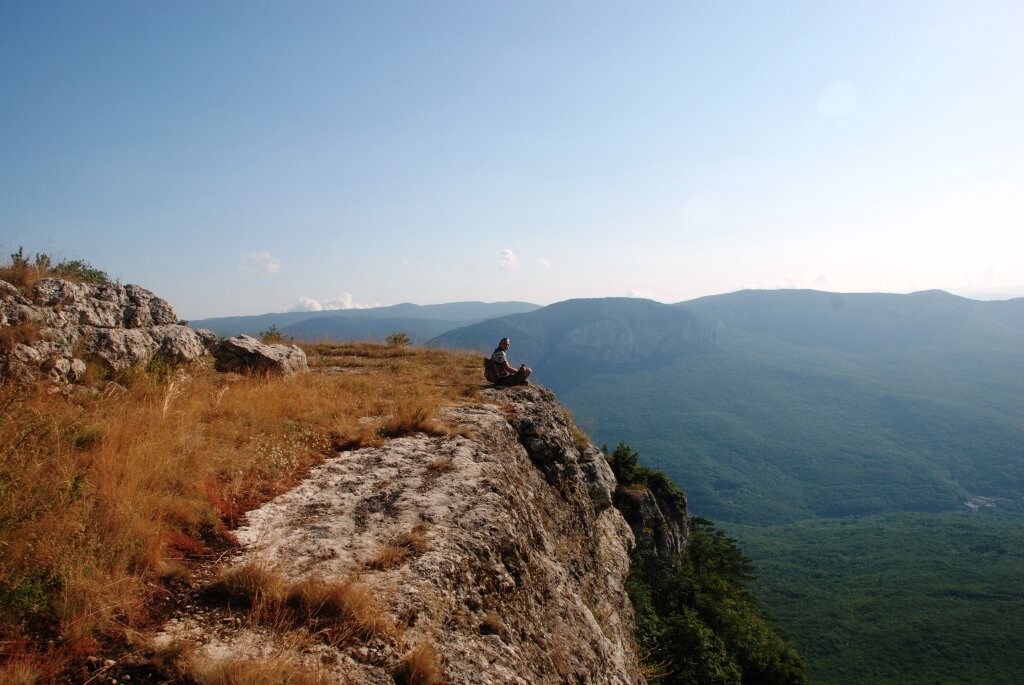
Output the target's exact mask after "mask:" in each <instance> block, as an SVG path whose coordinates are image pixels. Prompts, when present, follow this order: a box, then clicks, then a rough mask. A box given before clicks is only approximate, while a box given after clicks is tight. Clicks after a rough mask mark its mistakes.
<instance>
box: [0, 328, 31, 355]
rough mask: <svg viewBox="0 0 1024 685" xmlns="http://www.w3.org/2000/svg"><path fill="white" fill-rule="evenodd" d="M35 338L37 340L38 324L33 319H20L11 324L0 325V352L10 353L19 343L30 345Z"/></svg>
mask: <svg viewBox="0 0 1024 685" xmlns="http://www.w3.org/2000/svg"><path fill="white" fill-rule="evenodd" d="M37 340H39V324H38V323H36V322H35V321H22V322H20V323H16V324H14V325H13V326H0V354H3V355H6V354H10V353H11V352H12V351H14V348H15V347H17V346H18V345H19V344H21V345H31V344H32V343H34V342H35V341H37Z"/></svg>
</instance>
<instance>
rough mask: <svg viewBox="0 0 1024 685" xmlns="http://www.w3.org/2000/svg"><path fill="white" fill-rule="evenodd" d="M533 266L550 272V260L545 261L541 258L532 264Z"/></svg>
mask: <svg viewBox="0 0 1024 685" xmlns="http://www.w3.org/2000/svg"><path fill="white" fill-rule="evenodd" d="M533 265H534V266H536V267H539V268H541V269H549V270H550V269H551V260H550V259H545V258H543V257H541V258H540V259H538V260H537V261H535V262H534V263H533Z"/></svg>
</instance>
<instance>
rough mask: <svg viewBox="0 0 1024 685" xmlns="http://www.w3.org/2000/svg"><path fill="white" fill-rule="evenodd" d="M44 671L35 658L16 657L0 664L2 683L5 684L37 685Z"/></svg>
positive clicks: (0, 679)
mask: <svg viewBox="0 0 1024 685" xmlns="http://www.w3.org/2000/svg"><path fill="white" fill-rule="evenodd" d="M42 676H43V671H42V669H41V668H40V667H39V664H38V663H37V662H36V661H35V660H34V659H26V658H21V659H14V660H13V661H8V662H7V663H6V664H3V665H0V683H4V685H35V684H36V683H38V682H39V681H40V680H41V679H42Z"/></svg>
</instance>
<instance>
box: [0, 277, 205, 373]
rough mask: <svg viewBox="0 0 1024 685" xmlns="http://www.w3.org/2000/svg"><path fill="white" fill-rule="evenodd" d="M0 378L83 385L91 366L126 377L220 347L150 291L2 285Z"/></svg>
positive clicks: (44, 282)
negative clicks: (152, 363) (152, 364)
mask: <svg viewBox="0 0 1024 685" xmlns="http://www.w3.org/2000/svg"><path fill="white" fill-rule="evenodd" d="M0 331H4V332H5V341H6V342H5V344H4V345H3V349H0V372H2V375H3V377H5V378H15V379H18V380H22V381H32V380H35V379H37V378H48V379H50V380H51V381H54V382H56V383H57V384H60V385H66V384H69V383H74V382H77V381H78V380H80V379H81V377H82V375H83V374H84V373H85V371H86V365H85V360H89V359H92V360H96V361H99V362H101V363H102V364H104V365H105V366H106V367H108V368H110V369H113V370H123V369H127V368H130V367H132V366H136V365H138V364H145V363H146V362H148V361H149V360H150V359H159V360H161V361H164V362H166V363H168V364H176V363H182V362H187V361H192V360H194V359H197V358H198V357H200V356H202V355H203V354H205V353H206V350H207V347H208V346H209V345H211V344H212V343H213V342H215V341H216V339H217V338H216V336H215V335H213V334H212V333H210V332H209V331H202V330H193V329H191V328H188V327H186V326H183V325H179V324H178V317H177V315H176V314H175V313H174V310H173V309H172V308H171V306H170V305H169V304H168V303H167V301H166V300H163V299H161V298H159V297H157V296H156V295H154V294H153V293H151V292H150V291H148V290H146V289H145V288H141V287H139V286H137V285H127V286H122V285H119V284H116V283H107V284H104V285H89V284H84V283H71V282H68V281H65V280H62V279H59V278H44V279H41V280H38V281H36V282H35V283H33V284H32V285H31V287H30V288H29V291H28V292H27V293H22V292H21V291H19V290H18V289H17V288H16V287H15V286H13V285H11V284H10V283H8V282H6V281H0Z"/></svg>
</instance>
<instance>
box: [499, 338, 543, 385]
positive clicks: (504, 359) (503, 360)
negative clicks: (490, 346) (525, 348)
mask: <svg viewBox="0 0 1024 685" xmlns="http://www.w3.org/2000/svg"><path fill="white" fill-rule="evenodd" d="M510 344H511V343H510V342H509V339H508V338H502V339H501V342H499V343H498V346H497V347H496V348H495V349H494V354H492V355H491V361H492V362H494V366H495V367H496V368H497V370H498V380H496V381H494V384H495V385H501V386H506V387H508V386H512V385H529V384H530V381H528V380H526V379H527V378H529V377H530V374H531V373H533V369H531V368H529V367H528V366H527V365H526V364H523V365H522V366H520V367H519V368H518V369H517V368H515V367H514V366H512V365H511V364H509V363H508V356H507V355H506V354H505V351H506V350H507V349H508V348H509V345H510Z"/></svg>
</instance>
